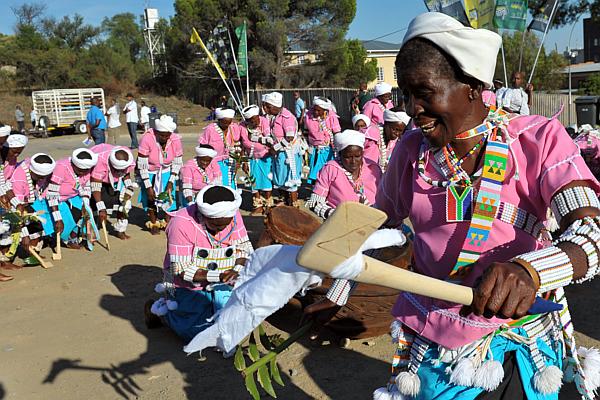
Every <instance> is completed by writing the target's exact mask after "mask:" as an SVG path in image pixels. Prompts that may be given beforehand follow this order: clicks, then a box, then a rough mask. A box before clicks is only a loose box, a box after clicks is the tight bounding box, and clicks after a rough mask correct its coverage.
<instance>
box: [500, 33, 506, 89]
mask: <svg viewBox="0 0 600 400" xmlns="http://www.w3.org/2000/svg"><path fill="white" fill-rule="evenodd" d="M500 48H501V49H502V67H503V68H504V84H505V85H507V86H506V87H508V75H507V74H506V58H505V57H504V38H502V45H501V46H500Z"/></svg>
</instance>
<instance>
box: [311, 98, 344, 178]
mask: <svg viewBox="0 0 600 400" xmlns="http://www.w3.org/2000/svg"><path fill="white" fill-rule="evenodd" d="M304 126H305V127H306V129H307V130H308V145H309V146H310V148H309V153H310V159H309V166H310V172H309V174H308V179H307V182H308V183H309V184H312V183H314V182H315V181H316V179H317V174H318V173H319V171H320V170H321V168H323V166H324V165H325V163H326V162H328V161H330V160H332V159H333V156H334V149H333V146H334V144H333V138H334V137H335V134H336V133H338V132H340V131H341V130H342V128H340V122H339V118H338V116H337V114H336V113H335V111H333V110H332V103H331V101H329V100H328V99H326V98H324V97H319V96H315V97H314V99H313V106H312V109H311V110H310V111H308V112H307V113H306V116H305V117H304Z"/></svg>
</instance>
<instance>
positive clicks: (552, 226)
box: [546, 209, 560, 232]
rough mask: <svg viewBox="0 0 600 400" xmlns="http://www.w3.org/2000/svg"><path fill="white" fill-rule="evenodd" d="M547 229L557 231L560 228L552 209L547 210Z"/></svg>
mask: <svg viewBox="0 0 600 400" xmlns="http://www.w3.org/2000/svg"><path fill="white" fill-rule="evenodd" d="M546 229H548V231H550V232H555V231H557V230H559V229H560V226H559V225H558V221H557V220H556V217H554V214H553V213H552V210H550V209H548V211H547V212H546Z"/></svg>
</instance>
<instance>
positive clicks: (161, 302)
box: [150, 297, 169, 317]
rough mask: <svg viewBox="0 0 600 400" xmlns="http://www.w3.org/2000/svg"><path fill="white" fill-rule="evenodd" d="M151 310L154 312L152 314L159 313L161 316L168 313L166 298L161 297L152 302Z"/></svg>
mask: <svg viewBox="0 0 600 400" xmlns="http://www.w3.org/2000/svg"><path fill="white" fill-rule="evenodd" d="M150 311H151V312H152V314H154V315H158V316H159V317H162V316H163V315H167V313H168V312H169V309H168V308H167V304H166V303H165V299H164V298H162V297H161V298H160V299H158V300H156V301H155V302H154V303H153V304H152V307H150Z"/></svg>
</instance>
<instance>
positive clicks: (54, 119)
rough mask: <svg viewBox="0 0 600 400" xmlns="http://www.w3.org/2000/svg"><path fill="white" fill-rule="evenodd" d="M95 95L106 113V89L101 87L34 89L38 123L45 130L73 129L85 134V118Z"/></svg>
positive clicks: (33, 97) (32, 95) (32, 97)
mask: <svg viewBox="0 0 600 400" xmlns="http://www.w3.org/2000/svg"><path fill="white" fill-rule="evenodd" d="M93 97H97V98H99V99H100V107H101V108H102V112H103V113H105V112H106V107H105V101H104V90H103V89H101V88H88V89H51V90H37V91H34V92H32V93H31V99H32V102H33V109H34V110H35V111H36V113H37V118H38V120H37V121H36V122H37V124H36V125H37V126H38V127H39V128H40V129H42V130H43V131H45V132H51V131H54V130H65V129H73V130H74V131H75V133H83V134H85V133H87V125H86V122H85V118H86V115H87V112H88V110H89V108H90V107H91V103H90V102H91V99H92V98H93Z"/></svg>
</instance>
